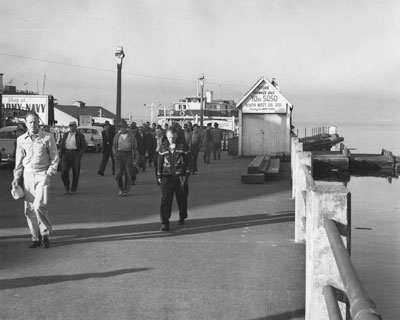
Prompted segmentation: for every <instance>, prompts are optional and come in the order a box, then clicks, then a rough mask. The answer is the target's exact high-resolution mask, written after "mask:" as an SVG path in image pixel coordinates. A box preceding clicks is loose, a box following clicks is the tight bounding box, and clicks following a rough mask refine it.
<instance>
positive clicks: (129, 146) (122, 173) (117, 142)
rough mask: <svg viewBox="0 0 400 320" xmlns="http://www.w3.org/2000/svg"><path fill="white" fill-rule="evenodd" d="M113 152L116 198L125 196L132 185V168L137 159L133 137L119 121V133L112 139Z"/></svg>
mask: <svg viewBox="0 0 400 320" xmlns="http://www.w3.org/2000/svg"><path fill="white" fill-rule="evenodd" d="M113 152H114V154H115V165H116V169H117V175H116V176H115V180H116V181H117V184H118V188H119V191H118V196H127V195H128V193H129V190H130V188H131V184H132V180H131V179H132V172H131V171H132V166H133V161H134V160H136V157H137V144H136V139H135V137H134V135H133V134H132V133H131V132H130V131H128V124H127V123H126V121H125V120H121V122H120V124H119V131H118V132H117V134H116V135H115V137H114V141H113Z"/></svg>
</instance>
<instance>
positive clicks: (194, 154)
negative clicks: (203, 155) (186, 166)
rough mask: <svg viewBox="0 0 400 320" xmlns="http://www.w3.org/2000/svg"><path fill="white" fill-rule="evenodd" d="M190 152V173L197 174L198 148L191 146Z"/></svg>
mask: <svg viewBox="0 0 400 320" xmlns="http://www.w3.org/2000/svg"><path fill="white" fill-rule="evenodd" d="M190 152H191V154H192V173H195V172H197V159H198V157H199V152H200V147H199V146H193V145H192V148H191V150H190Z"/></svg>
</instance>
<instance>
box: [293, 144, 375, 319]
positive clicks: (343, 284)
mask: <svg viewBox="0 0 400 320" xmlns="http://www.w3.org/2000/svg"><path fill="white" fill-rule="evenodd" d="M292 143H294V145H292V157H291V159H292V178H293V190H292V191H293V197H294V199H295V203H296V208H295V241H296V242H305V243H306V317H305V319H306V320H317V319H318V320H323V319H330V320H343V319H344V318H350V317H351V319H353V320H379V319H382V318H381V315H380V314H379V312H378V310H377V308H376V306H375V304H374V302H373V301H372V300H370V299H369V298H368V297H367V295H366V293H365V291H364V289H363V287H362V285H361V282H360V280H359V278H358V275H357V273H356V270H355V268H354V266H353V263H352V261H351V258H350V248H351V246H350V242H351V232H350V226H351V194H350V192H349V191H348V190H347V188H346V187H344V186H337V185H335V186H327V185H324V186H322V185H318V184H316V183H315V181H314V179H313V176H312V170H313V168H312V154H311V153H310V152H303V151H302V144H301V143H300V142H299V140H298V139H297V138H294V139H293V140H292ZM293 152H294V154H293ZM342 235H345V238H346V244H345V243H344V242H343V240H342ZM339 302H340V303H341V304H339ZM343 303H346V306H345V305H343Z"/></svg>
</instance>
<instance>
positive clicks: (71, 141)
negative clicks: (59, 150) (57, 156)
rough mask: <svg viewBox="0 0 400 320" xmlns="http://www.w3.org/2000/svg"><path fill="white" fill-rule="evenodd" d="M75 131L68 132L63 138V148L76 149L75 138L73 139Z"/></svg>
mask: <svg viewBox="0 0 400 320" xmlns="http://www.w3.org/2000/svg"><path fill="white" fill-rule="evenodd" d="M75 134H76V132H74V133H72V132H69V133H68V136H67V139H66V140H65V148H66V149H67V150H76V149H77V148H76V139H75Z"/></svg>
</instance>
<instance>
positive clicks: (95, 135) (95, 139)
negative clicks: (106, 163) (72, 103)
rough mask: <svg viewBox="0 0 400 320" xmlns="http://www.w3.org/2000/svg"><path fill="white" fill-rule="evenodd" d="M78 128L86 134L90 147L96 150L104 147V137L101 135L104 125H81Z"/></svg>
mask: <svg viewBox="0 0 400 320" xmlns="http://www.w3.org/2000/svg"><path fill="white" fill-rule="evenodd" d="M77 130H78V131H79V132H80V133H82V134H83V135H84V136H85V140H86V143H87V146H88V149H92V150H94V151H95V152H99V151H101V149H102V148H103V137H102V135H101V133H102V131H103V127H98V126H79V127H78V128H77Z"/></svg>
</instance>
